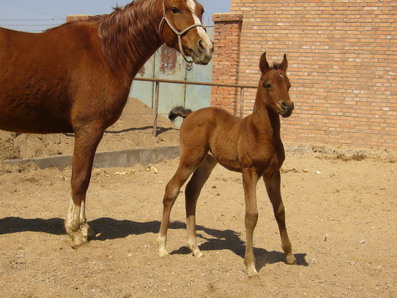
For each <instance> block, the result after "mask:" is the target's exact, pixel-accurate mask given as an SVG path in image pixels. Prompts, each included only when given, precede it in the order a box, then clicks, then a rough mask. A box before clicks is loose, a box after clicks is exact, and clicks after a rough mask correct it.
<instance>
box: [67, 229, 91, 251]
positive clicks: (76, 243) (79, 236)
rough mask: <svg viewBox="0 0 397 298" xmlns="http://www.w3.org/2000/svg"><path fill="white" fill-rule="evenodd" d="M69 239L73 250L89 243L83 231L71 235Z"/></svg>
mask: <svg viewBox="0 0 397 298" xmlns="http://www.w3.org/2000/svg"><path fill="white" fill-rule="evenodd" d="M69 237H70V242H71V243H70V245H71V247H72V248H73V249H77V248H79V247H80V246H82V245H83V244H86V243H87V242H88V238H87V236H85V235H84V234H83V232H82V231H81V230H78V231H76V232H73V233H71V234H69Z"/></svg>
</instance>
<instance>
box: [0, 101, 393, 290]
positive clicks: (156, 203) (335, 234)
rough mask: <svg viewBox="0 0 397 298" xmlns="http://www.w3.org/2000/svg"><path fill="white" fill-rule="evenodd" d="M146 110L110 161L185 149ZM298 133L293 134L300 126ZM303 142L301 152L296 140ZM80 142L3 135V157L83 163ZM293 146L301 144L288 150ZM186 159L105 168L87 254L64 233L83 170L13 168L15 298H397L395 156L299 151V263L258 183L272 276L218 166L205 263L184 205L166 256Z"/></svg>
mask: <svg viewBox="0 0 397 298" xmlns="http://www.w3.org/2000/svg"><path fill="white" fill-rule="evenodd" d="M150 125H151V112H150V110H149V109H147V108H146V107H145V106H144V105H142V104H140V103H137V102H135V101H134V102H133V101H131V103H130V104H129V105H128V106H127V108H126V110H125V113H124V114H123V116H122V118H121V120H120V121H119V122H118V123H116V125H115V126H114V127H112V128H110V129H109V130H108V132H107V133H106V135H105V139H104V140H103V143H102V144H101V146H100V151H107V150H118V149H128V148H131V147H134V146H138V147H143V146H162V145H175V144H177V140H178V136H177V129H175V127H174V126H173V125H172V124H171V123H169V122H167V121H166V120H164V119H161V120H160V132H162V133H161V134H160V135H159V137H158V138H154V137H152V136H151V128H150ZM286 125H287V124H286ZM286 145H289V144H286ZM72 146H73V138H72V137H71V136H65V135H53V136H32V135H18V136H16V134H11V133H7V132H1V133H0V150H1V152H0V153H1V154H2V155H1V156H0V159H6V158H13V157H14V158H21V157H32V156H46V155H53V154H64V153H71V151H72ZM287 147H288V146H287ZM177 164H178V159H175V160H171V161H163V162H160V163H158V164H153V165H151V166H149V167H148V166H142V165H139V166H136V167H133V168H106V169H94V172H93V178H92V181H91V185H90V188H89V192H88V206H87V216H88V218H89V220H90V221H91V225H92V227H93V228H94V230H95V231H96V233H97V236H96V239H95V240H93V241H91V242H90V243H88V244H87V245H84V246H82V247H81V248H79V249H77V250H73V249H71V248H70V246H69V242H68V238H67V236H66V234H65V232H64V229H63V220H64V217H65V215H66V211H67V207H68V203H69V198H70V176H71V169H70V168H67V169H65V170H63V171H61V170H58V169H55V168H50V169H45V170H40V169H38V168H37V167H36V166H35V165H33V164H30V165H27V166H8V165H7V166H6V165H0V192H1V199H0V205H1V207H0V296H1V297H346V296H348V297H397V283H396V279H397V249H396V245H397V237H396V221H397V208H396V199H397V195H396V193H397V192H396V190H397V187H396V178H397V157H396V155H394V153H393V152H379V151H378V152H371V154H369V153H368V152H367V153H362V152H356V151H346V150H342V149H338V150H335V149H329V148H324V147H318V146H317V147H297V148H295V149H294V150H290V151H289V152H288V153H287V157H286V162H285V164H284V166H283V169H282V194H283V198H284V203H285V205H286V209H287V210H286V212H287V214H286V216H287V225H288V230H289V234H290V239H291V242H292V245H293V250H294V253H295V255H296V257H297V259H298V264H297V265H294V266H289V265H286V264H285V263H284V257H283V254H282V250H281V245H280V239H279V235H278V229H277V224H276V221H275V219H274V216H273V214H272V209H271V206H270V203H269V201H268V199H267V196H266V194H265V189H264V186H263V184H262V183H261V182H259V183H258V199H259V200H258V208H259V212H260V214H259V221H258V225H257V228H256V230H255V254H256V264H257V269H258V271H259V274H260V278H259V279H248V277H247V275H246V270H245V266H244V264H243V255H244V238H245V232H244V223H243V219H244V199H243V190H242V186H241V179H240V174H238V173H232V172H229V171H227V170H225V169H223V168H222V167H220V166H217V167H216V168H215V170H214V172H213V174H212V176H211V177H210V179H209V181H208V182H207V184H206V186H205V187H204V189H203V191H202V194H201V197H200V199H199V202H198V210H197V224H198V236H199V243H200V248H201V250H202V251H203V253H204V257H202V258H195V257H193V256H192V255H191V254H190V253H189V251H188V249H187V248H186V246H185V239H186V238H185V230H184V228H185V225H184V199H183V194H181V195H180V197H179V199H178V200H177V202H176V204H175V206H174V209H173V212H172V215H171V217H172V220H173V222H172V225H171V228H170V230H169V239H168V249H169V251H170V252H172V253H171V254H170V255H169V256H168V257H165V258H160V257H158V256H157V244H156V236H157V232H158V229H159V225H160V222H159V221H160V214H161V211H162V196H163V193H164V188H165V185H166V183H167V182H168V180H169V179H170V178H171V176H172V174H173V172H174V171H175V169H176V167H177Z"/></svg>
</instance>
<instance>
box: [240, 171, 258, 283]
mask: <svg viewBox="0 0 397 298" xmlns="http://www.w3.org/2000/svg"><path fill="white" fill-rule="evenodd" d="M242 174H243V187H244V196H245V230H246V247H245V256H244V264H245V266H246V267H247V271H248V277H254V276H257V275H258V272H257V271H256V267H255V255H254V244H253V242H254V240H253V239H254V229H255V227H256V223H257V222H258V207H257V204H256V184H257V182H258V176H257V173H256V170H255V169H243V171H242Z"/></svg>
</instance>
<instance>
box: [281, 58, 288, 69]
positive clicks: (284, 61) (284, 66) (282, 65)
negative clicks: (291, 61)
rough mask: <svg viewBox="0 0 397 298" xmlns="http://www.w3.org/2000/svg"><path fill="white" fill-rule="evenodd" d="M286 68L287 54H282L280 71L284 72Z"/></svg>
mask: <svg viewBox="0 0 397 298" xmlns="http://www.w3.org/2000/svg"><path fill="white" fill-rule="evenodd" d="M287 68H288V61H287V54H284V58H283V62H281V64H280V69H281V70H282V71H284V72H286V71H287Z"/></svg>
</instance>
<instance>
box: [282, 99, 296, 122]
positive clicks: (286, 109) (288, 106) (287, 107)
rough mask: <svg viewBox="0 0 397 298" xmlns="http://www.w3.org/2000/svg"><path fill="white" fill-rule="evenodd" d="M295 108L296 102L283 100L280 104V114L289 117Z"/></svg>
mask: <svg viewBox="0 0 397 298" xmlns="http://www.w3.org/2000/svg"><path fill="white" fill-rule="evenodd" d="M293 110H294V103H293V102H292V101H290V102H285V101H284V102H282V103H281V104H280V115H281V116H282V117H283V118H288V117H289V116H291V114H292V111H293Z"/></svg>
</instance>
